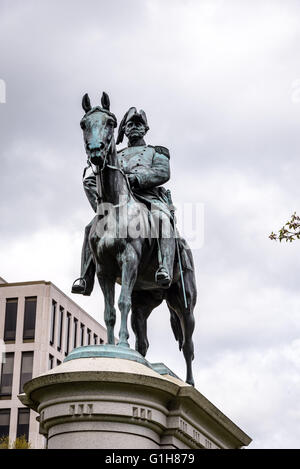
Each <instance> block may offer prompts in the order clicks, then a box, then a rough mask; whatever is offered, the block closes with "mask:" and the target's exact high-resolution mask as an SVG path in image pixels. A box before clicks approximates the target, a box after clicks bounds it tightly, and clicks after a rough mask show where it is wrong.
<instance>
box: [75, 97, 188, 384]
mask: <svg viewBox="0 0 300 469" xmlns="http://www.w3.org/2000/svg"><path fill="white" fill-rule="evenodd" d="M101 104H102V107H100V106H96V107H93V108H92V106H91V104H90V99H89V97H88V95H87V94H86V95H84V97H83V100H82V106H83V109H84V111H85V115H84V117H83V119H82V120H81V127H82V129H83V135H84V141H85V148H86V153H87V156H88V163H89V166H88V169H89V170H92V174H90V175H88V176H86V173H84V178H83V184H84V189H85V192H86V195H87V197H88V200H89V202H90V204H91V206H92V208H93V210H94V211H95V212H96V216H95V217H94V219H93V220H92V222H91V223H90V224H89V225H88V226H87V227H86V229H85V240H84V245H83V250H82V271H81V277H80V278H79V279H77V281H75V282H74V284H73V287H72V292H73V293H81V294H83V295H89V294H90V293H91V291H92V289H93V284H94V276H95V273H96V274H97V277H98V281H99V284H100V287H101V289H102V292H103V295H104V299H105V311H104V320H105V324H106V327H107V337H108V343H109V344H114V325H115V319H116V311H115V308H114V291H115V283H116V282H117V283H119V284H120V285H121V294H120V298H119V302H118V306H119V309H120V312H121V328H120V334H119V345H120V346H126V347H129V345H128V338H129V334H128V329H127V318H128V314H129V311H130V309H131V312H132V314H131V323H132V328H133V331H134V333H135V337H136V346H135V348H136V350H137V351H138V352H139V353H141V354H142V355H143V356H145V355H146V353H147V349H148V346H149V344H148V339H147V318H148V316H149V315H150V313H151V311H152V310H153V309H154V308H155V307H157V306H158V305H159V304H160V303H161V302H162V301H163V300H166V302H167V305H168V308H169V311H170V314H171V326H172V330H173V332H174V335H175V338H176V340H177V341H178V342H179V348H180V350H181V348H182V349H183V353H184V357H185V360H186V364H187V379H186V381H187V382H188V383H189V384H192V385H194V380H193V374H192V360H193V358H194V347H193V341H192V334H193V330H194V315H193V310H194V307H195V303H196V285H195V277H194V268H193V259H192V254H191V251H190V249H189V248H188V246H187V244H186V242H185V241H184V240H183V239H182V238H179V237H178V234H177V231H176V225H175V217H174V207H173V205H172V203H171V199H170V194H168V192H167V191H166V190H165V189H164V188H163V187H161V185H162V184H164V183H165V182H167V181H168V180H169V178H170V169H169V158H170V155H169V151H168V150H167V149H166V148H165V147H161V146H159V147H158V146H154V147H153V146H151V145H146V143H145V141H144V136H145V134H146V132H147V131H148V129H149V126H148V123H147V118H146V114H145V113H144V111H140V112H137V110H136V108H134V107H132V108H130V109H129V111H128V112H127V113H126V114H125V116H124V118H123V119H122V121H121V123H120V126H119V131H118V138H117V144H118V143H121V142H122V141H123V138H124V134H125V135H126V137H127V138H128V147H126V148H124V149H123V150H120V151H118V152H117V151H116V146H115V145H116V144H115V141H114V128H115V127H116V126H117V120H116V117H115V116H114V114H112V113H111V112H110V102H109V97H108V95H107V94H106V93H103V95H102V100H101Z"/></svg>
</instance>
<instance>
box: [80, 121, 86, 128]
mask: <svg viewBox="0 0 300 469" xmlns="http://www.w3.org/2000/svg"><path fill="white" fill-rule="evenodd" d="M80 127H81V128H82V130H84V129H85V128H86V125H85V122H84V121H81V122H80Z"/></svg>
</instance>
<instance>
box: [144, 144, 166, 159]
mask: <svg viewBox="0 0 300 469" xmlns="http://www.w3.org/2000/svg"><path fill="white" fill-rule="evenodd" d="M149 146H152V145H149ZM153 148H154V149H155V151H156V152H157V153H160V154H161V155H165V156H166V157H167V158H169V159H170V152H169V150H168V149H167V148H166V147H153Z"/></svg>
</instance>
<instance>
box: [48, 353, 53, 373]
mask: <svg viewBox="0 0 300 469" xmlns="http://www.w3.org/2000/svg"><path fill="white" fill-rule="evenodd" d="M53 366H54V357H53V355H49V364H48V369H49V370H52V368H53Z"/></svg>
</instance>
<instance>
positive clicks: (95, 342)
mask: <svg viewBox="0 0 300 469" xmlns="http://www.w3.org/2000/svg"><path fill="white" fill-rule="evenodd" d="M97 342H98V336H97V335H96V334H94V344H95V345H97Z"/></svg>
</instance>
